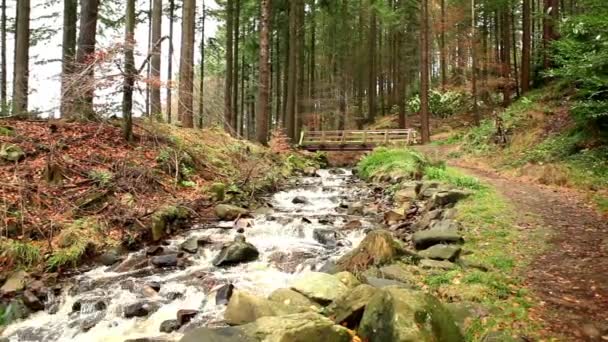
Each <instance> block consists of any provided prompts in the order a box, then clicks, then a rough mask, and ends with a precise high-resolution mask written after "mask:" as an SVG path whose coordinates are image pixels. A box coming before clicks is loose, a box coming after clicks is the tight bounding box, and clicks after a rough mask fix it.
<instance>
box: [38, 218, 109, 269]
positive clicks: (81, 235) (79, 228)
mask: <svg viewBox="0 0 608 342" xmlns="http://www.w3.org/2000/svg"><path fill="white" fill-rule="evenodd" d="M104 230H105V227H104V225H103V224H102V223H101V222H99V221H98V220H96V219H94V218H86V219H79V220H76V221H74V222H72V224H70V225H68V226H67V227H65V228H64V229H63V230H62V231H61V233H60V234H59V236H58V237H57V244H58V247H59V248H57V249H56V250H54V251H53V253H52V254H51V256H50V257H49V258H48V259H47V261H46V267H47V269H48V270H50V271H54V270H57V269H60V268H62V267H76V266H77V265H78V264H79V263H80V262H81V261H82V258H83V256H84V255H85V254H86V252H87V251H88V250H89V249H93V248H98V247H101V246H103V245H106V244H110V243H112V241H111V240H110V239H107V238H105V236H106V235H105V234H104Z"/></svg>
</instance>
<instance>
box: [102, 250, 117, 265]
mask: <svg viewBox="0 0 608 342" xmlns="http://www.w3.org/2000/svg"><path fill="white" fill-rule="evenodd" d="M121 260H122V259H121V258H120V256H118V252H116V251H115V250H109V251H106V252H105V253H103V254H102V255H100V256H99V257H97V262H98V263H100V264H102V265H104V266H112V265H114V264H116V263H118V262H119V261H121Z"/></svg>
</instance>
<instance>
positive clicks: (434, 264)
mask: <svg viewBox="0 0 608 342" xmlns="http://www.w3.org/2000/svg"><path fill="white" fill-rule="evenodd" d="M418 266H420V267H422V268H423V269H433V268H435V269H441V270H446V271H449V270H453V269H456V268H457V267H458V266H456V264H453V263H451V262H449V261H446V260H443V261H438V260H431V259H423V260H420V263H419V264H418Z"/></svg>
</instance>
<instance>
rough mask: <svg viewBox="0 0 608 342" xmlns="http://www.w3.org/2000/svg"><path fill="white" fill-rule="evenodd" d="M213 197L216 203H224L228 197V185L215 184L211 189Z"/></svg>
mask: <svg viewBox="0 0 608 342" xmlns="http://www.w3.org/2000/svg"><path fill="white" fill-rule="evenodd" d="M209 191H210V192H211V194H212V195H213V199H214V200H215V201H223V200H224V198H225V197H226V184H224V183H213V185H211V188H210V189H209Z"/></svg>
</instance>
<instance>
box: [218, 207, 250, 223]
mask: <svg viewBox="0 0 608 342" xmlns="http://www.w3.org/2000/svg"><path fill="white" fill-rule="evenodd" d="M247 214H249V211H248V210H247V209H243V208H240V207H237V206H234V205H230V204H218V205H217V206H216V207H215V215H216V216H217V217H218V218H219V219H220V220H222V221H233V220H236V219H237V218H238V217H239V216H244V215H247Z"/></svg>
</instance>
